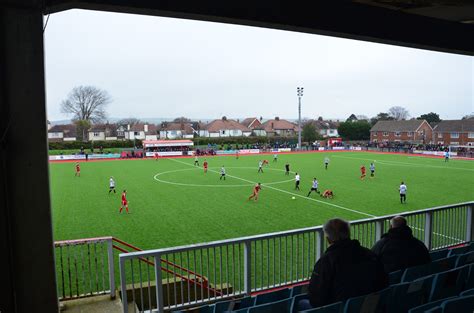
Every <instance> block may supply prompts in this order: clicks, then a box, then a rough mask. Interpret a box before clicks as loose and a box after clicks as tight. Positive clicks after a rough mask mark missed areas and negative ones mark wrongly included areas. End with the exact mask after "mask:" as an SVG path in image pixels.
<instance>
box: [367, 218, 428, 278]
mask: <svg viewBox="0 0 474 313" xmlns="http://www.w3.org/2000/svg"><path fill="white" fill-rule="evenodd" d="M372 252H374V253H375V254H376V255H377V256H378V257H379V260H380V261H381V262H382V263H383V265H384V268H385V272H386V273H390V272H394V271H398V270H403V269H406V268H408V267H412V266H417V265H422V264H427V263H430V262H431V257H430V253H429V251H428V249H427V248H426V246H425V244H424V243H423V242H422V241H421V240H418V239H417V238H415V237H413V233H412V230H411V228H410V226H408V224H407V220H406V219H405V218H404V217H403V216H396V217H394V218H392V219H391V220H390V229H389V230H388V232H387V233H386V234H384V235H382V238H381V239H380V240H379V241H377V243H375V245H374V246H373V248H372Z"/></svg>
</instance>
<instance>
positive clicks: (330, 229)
mask: <svg viewBox="0 0 474 313" xmlns="http://www.w3.org/2000/svg"><path fill="white" fill-rule="evenodd" d="M324 233H325V235H326V238H327V241H328V242H329V245H330V246H329V247H328V248H327V250H326V251H325V252H324V254H323V255H322V256H321V258H320V259H319V260H318V261H317V262H316V265H315V266H314V270H313V273H312V275H311V281H310V283H309V292H308V297H309V299H308V300H306V299H305V300H301V301H300V303H299V310H307V309H311V308H315V307H320V306H323V305H327V304H331V303H334V302H338V301H344V300H346V299H349V298H352V297H357V296H362V295H366V294H369V293H372V292H375V291H379V290H382V289H383V288H385V287H387V286H388V276H387V274H386V273H385V271H384V269H383V265H382V263H381V262H380V261H379V260H378V258H377V256H376V255H375V254H374V253H372V252H371V251H370V250H369V249H367V248H364V247H362V246H361V245H360V243H359V241H357V240H351V239H350V228H349V223H348V222H346V221H344V220H341V219H338V218H336V219H332V220H329V221H328V222H327V223H326V224H325V225H324Z"/></svg>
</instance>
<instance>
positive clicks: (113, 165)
mask: <svg viewBox="0 0 474 313" xmlns="http://www.w3.org/2000/svg"><path fill="white" fill-rule="evenodd" d="M325 157H329V158H330V160H331V161H330V164H329V169H328V170H325V169H324V164H323V160H324V158H325ZM261 159H268V160H269V163H270V164H269V165H268V166H266V167H265V168H264V171H265V172H264V173H263V174H259V173H257V168H258V161H259V160H261ZM203 160H204V158H200V162H201V165H202V162H203ZM207 160H208V162H209V166H210V171H209V172H208V173H207V174H204V173H203V170H202V167H194V166H193V162H194V159H193V158H179V159H160V160H158V161H156V160H154V159H148V160H120V161H119V160H116V161H100V162H81V170H82V172H81V177H75V176H74V172H75V164H74V163H51V164H50V175H51V187H52V191H51V192H52V207H53V224H54V239H55V240H66V239H78V238H88V237H97V236H113V237H117V238H120V239H122V240H124V241H126V242H129V243H131V244H133V245H135V246H138V247H140V248H142V249H151V248H160V247H169V246H176V245H183V244H190V243H199V242H207V241H213V240H221V239H226V238H235V237H241V236H248V235H255V234H262V233H268V232H276V231H282V230H290V229H295V228H302V227H308V226H316V225H321V224H322V223H324V222H325V221H326V220H327V219H329V218H333V217H342V218H345V219H348V220H357V219H363V218H369V217H371V216H382V215H387V214H392V213H396V212H405V211H411V210H417V209H423V208H429V207H433V206H439V205H447V204H453V203H459V202H464V201H470V200H473V199H474V162H472V161H465V160H450V161H449V162H448V163H445V162H444V160H442V159H435V158H423V157H412V156H406V155H389V154H375V153H363V152H351V153H350V152H333V153H305V154H281V155H279V156H278V161H277V162H275V163H274V162H273V157H272V156H271V155H255V156H241V157H240V158H239V159H238V160H236V158H235V157H234V156H226V157H223V156H218V157H208V158H207ZM287 161H288V162H289V163H290V166H291V171H292V173H291V175H290V176H285V173H284V164H285V162H287ZM371 161H375V165H376V177H375V178H374V179H370V178H369V177H367V178H366V179H365V180H363V181H361V180H360V178H359V177H360V171H359V168H360V166H361V165H362V164H365V166H366V167H367V172H368V174H369V173H370V171H369V165H370V162H371ZM222 165H225V167H226V169H227V174H228V176H227V180H226V181H220V180H219V174H218V173H217V172H218V171H219V169H220V167H221V166H222ZM295 171H296V172H298V173H300V175H301V179H302V181H301V191H295V190H294V182H293V180H294V172H295ZM156 174H159V175H158V176H155V175H156ZM110 176H113V177H114V178H115V180H116V183H117V194H108V180H109V177H110ZM313 177H317V178H318V180H319V183H320V190H324V189H327V188H329V189H332V190H333V191H334V194H335V198H334V199H329V200H326V199H322V198H320V197H319V195H316V194H315V193H313V194H312V195H311V196H310V199H308V198H306V194H307V192H308V190H309V189H310V187H311V181H312V178H313ZM155 178H156V179H155ZM157 179H158V180H157ZM402 180H403V181H405V183H406V184H407V186H408V194H407V203H406V204H403V205H402V204H400V202H399V196H398V186H399V184H400V181H402ZM255 182H261V183H262V184H263V188H262V191H261V193H260V198H259V200H258V201H257V202H255V201H247V197H248V196H249V195H250V194H251V192H252V187H253V185H254V183H255ZM268 183H271V185H266V184H268ZM123 189H126V190H127V194H128V200H129V207H130V212H131V214H128V215H127V214H124V213H122V214H119V213H118V211H119V207H120V192H121V191H122V190H123ZM293 196H294V197H296V199H294V200H293V199H292V197H293ZM311 199H313V200H311ZM331 204H332V205H331ZM334 205H336V206H334Z"/></svg>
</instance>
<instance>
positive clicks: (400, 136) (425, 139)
mask: <svg viewBox="0 0 474 313" xmlns="http://www.w3.org/2000/svg"><path fill="white" fill-rule="evenodd" d="M432 136H433V129H432V128H431V126H430V124H428V122H427V121H425V120H409V121H378V122H377V123H376V124H375V125H374V126H373V127H372V128H371V129H370V141H371V142H408V143H430V142H431V140H432Z"/></svg>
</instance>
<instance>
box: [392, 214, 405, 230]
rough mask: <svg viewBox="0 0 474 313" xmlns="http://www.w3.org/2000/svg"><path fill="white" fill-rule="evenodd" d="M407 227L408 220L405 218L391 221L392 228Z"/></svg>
mask: <svg viewBox="0 0 474 313" xmlns="http://www.w3.org/2000/svg"><path fill="white" fill-rule="evenodd" d="M406 225H407V220H406V218H404V217H403V216H400V215H399V216H395V217H394V218H392V219H391V220H390V226H392V228H397V227H402V226H406Z"/></svg>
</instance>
